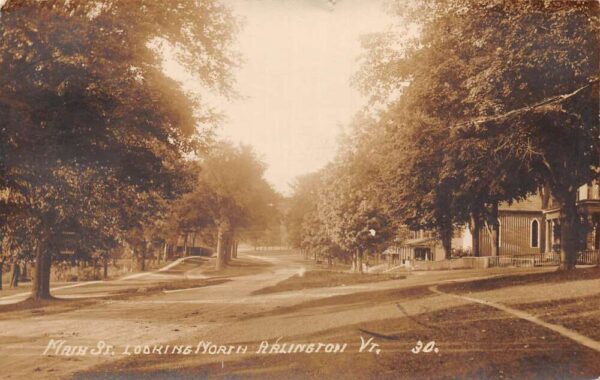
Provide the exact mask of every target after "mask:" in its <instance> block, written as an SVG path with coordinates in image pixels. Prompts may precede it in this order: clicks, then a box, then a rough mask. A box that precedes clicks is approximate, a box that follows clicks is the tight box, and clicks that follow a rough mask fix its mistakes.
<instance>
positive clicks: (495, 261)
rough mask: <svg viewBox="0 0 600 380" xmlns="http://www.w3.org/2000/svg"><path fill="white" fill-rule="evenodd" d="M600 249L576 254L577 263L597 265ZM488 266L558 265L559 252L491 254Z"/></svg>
mask: <svg viewBox="0 0 600 380" xmlns="http://www.w3.org/2000/svg"><path fill="white" fill-rule="evenodd" d="M599 256H600V251H598V250H589V251H581V252H579V253H578V254H577V265H598V260H599ZM489 260H490V261H489V266H490V267H543V266H558V265H559V264H560V254H558V253H556V252H549V253H539V254H534V255H515V256H493V257H490V258H489Z"/></svg>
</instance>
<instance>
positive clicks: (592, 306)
mask: <svg viewBox="0 0 600 380" xmlns="http://www.w3.org/2000/svg"><path fill="white" fill-rule="evenodd" d="M514 307H515V308H517V309H519V310H523V311H527V312H529V313H532V314H535V315H537V316H538V317H540V318H541V319H543V320H544V321H546V322H549V323H555V324H559V325H562V326H565V327H566V328H568V329H571V330H574V331H577V332H578V333H580V334H583V335H585V336H588V337H590V338H592V339H594V340H597V341H600V328H599V327H600V294H595V295H592V296H588V297H577V298H568V299H561V300H552V301H539V302H530V303H521V304H516V305H514Z"/></svg>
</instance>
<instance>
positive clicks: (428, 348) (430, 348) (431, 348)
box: [410, 340, 439, 354]
mask: <svg viewBox="0 0 600 380" xmlns="http://www.w3.org/2000/svg"><path fill="white" fill-rule="evenodd" d="M410 351H411V352H412V353H413V354H418V353H421V352H425V353H430V352H436V353H437V352H438V351H439V350H438V348H437V347H436V346H435V341H434V340H432V341H431V342H429V343H427V344H425V345H423V342H421V341H418V342H417V345H416V346H415V347H414V348H413V349H412V350H410Z"/></svg>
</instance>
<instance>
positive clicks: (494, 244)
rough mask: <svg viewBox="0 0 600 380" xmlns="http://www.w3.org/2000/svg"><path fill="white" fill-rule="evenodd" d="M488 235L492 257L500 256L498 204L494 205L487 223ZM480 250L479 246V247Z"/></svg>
mask: <svg viewBox="0 0 600 380" xmlns="http://www.w3.org/2000/svg"><path fill="white" fill-rule="evenodd" d="M485 224H486V228H487V232H488V235H489V237H490V248H491V249H490V252H491V256H499V255H500V223H499V222H498V202H494V203H493V204H492V208H491V210H490V212H489V215H488V216H487V219H486V221H485ZM478 248H479V246H478Z"/></svg>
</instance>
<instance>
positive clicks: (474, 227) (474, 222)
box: [469, 213, 481, 257]
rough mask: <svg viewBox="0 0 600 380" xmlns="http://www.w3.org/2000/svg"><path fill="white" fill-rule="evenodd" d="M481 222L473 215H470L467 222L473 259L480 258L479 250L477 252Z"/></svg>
mask: <svg viewBox="0 0 600 380" xmlns="http://www.w3.org/2000/svg"><path fill="white" fill-rule="evenodd" d="M480 224H481V222H480V220H479V217H477V216H476V215H475V214H473V213H472V214H471V220H470V222H469V230H470V232H471V245H472V247H471V248H472V249H473V256H475V257H479V256H480V250H479V231H480V230H481V225H480Z"/></svg>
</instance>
